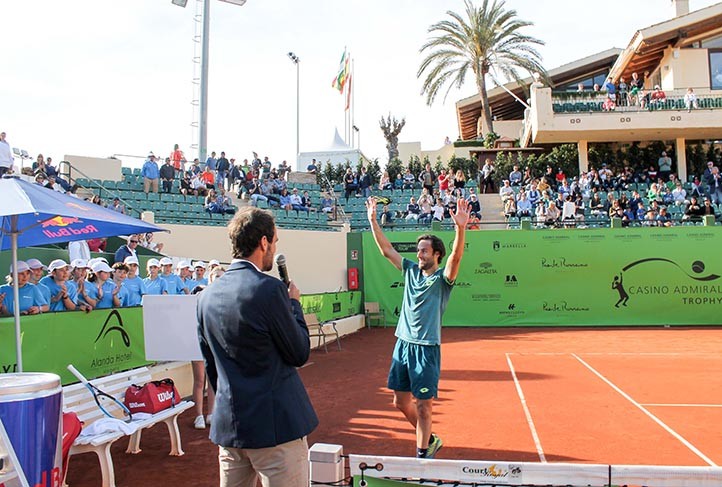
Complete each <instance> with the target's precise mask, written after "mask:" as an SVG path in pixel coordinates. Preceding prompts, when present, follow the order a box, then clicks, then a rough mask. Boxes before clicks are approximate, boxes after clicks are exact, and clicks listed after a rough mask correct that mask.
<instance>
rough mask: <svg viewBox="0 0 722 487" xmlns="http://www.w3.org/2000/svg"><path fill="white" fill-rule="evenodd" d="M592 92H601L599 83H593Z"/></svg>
mask: <svg viewBox="0 0 722 487" xmlns="http://www.w3.org/2000/svg"><path fill="white" fill-rule="evenodd" d="M592 91H594V93H599V92H600V91H602V89H601V87H600V86H599V83H594V86H592Z"/></svg>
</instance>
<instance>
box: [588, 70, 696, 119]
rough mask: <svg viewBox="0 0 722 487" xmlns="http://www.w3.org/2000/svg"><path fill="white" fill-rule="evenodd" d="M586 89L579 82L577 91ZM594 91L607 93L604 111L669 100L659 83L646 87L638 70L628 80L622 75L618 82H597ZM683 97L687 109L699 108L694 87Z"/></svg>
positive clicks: (648, 105) (653, 104) (655, 104)
mask: <svg viewBox="0 0 722 487" xmlns="http://www.w3.org/2000/svg"><path fill="white" fill-rule="evenodd" d="M586 91H588V90H587V88H586V87H585V85H584V83H579V85H578V88H577V92H578V93H583V92H586ZM592 91H593V92H596V93H604V94H605V95H606V96H605V98H604V102H603V103H602V109H603V110H604V111H612V110H614V109H616V107H618V106H623V107H627V106H637V107H639V108H642V109H644V108H654V107H656V106H661V105H662V104H663V103H664V102H666V101H667V94H666V93H665V92H664V90H662V88H661V87H660V86H659V85H654V87H653V88H652V89H645V88H644V79H643V78H642V77H640V76H639V74H637V73H636V72H635V73H632V77H631V78H630V79H629V80H628V81H627V79H626V78H625V77H624V76H622V77H620V78H619V81H617V82H616V83H615V82H614V81H613V80H612V78H611V77H610V78H607V79H606V80H605V82H604V83H603V84H602V85H601V86H600V85H599V84H596V83H595V84H594V85H593V86H592ZM683 99H684V105H685V108H686V109H687V111H691V110H692V109H696V108H699V105H698V102H697V95H696V94H695V92H694V89H693V88H688V89H687V92H686V93H685V95H684V97H683Z"/></svg>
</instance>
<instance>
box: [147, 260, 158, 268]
mask: <svg viewBox="0 0 722 487" xmlns="http://www.w3.org/2000/svg"><path fill="white" fill-rule="evenodd" d="M146 266H147V267H153V266H155V267H160V262H158V259H148V263H147V264H146Z"/></svg>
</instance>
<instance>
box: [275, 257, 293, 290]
mask: <svg viewBox="0 0 722 487" xmlns="http://www.w3.org/2000/svg"><path fill="white" fill-rule="evenodd" d="M274 260H275V262H276V268H278V276H279V277H280V278H281V280H282V281H283V283H284V284H285V285H286V286H288V285H289V283H290V282H291V280H290V279H289V278H288V269H287V268H286V256H285V255H283V254H276V257H275V258H274Z"/></svg>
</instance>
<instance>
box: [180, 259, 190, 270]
mask: <svg viewBox="0 0 722 487" xmlns="http://www.w3.org/2000/svg"><path fill="white" fill-rule="evenodd" d="M190 266H191V263H190V262H188V261H187V260H182V261H180V262H178V266H177V267H176V268H177V269H185V268H186V267H188V268H190Z"/></svg>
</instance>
